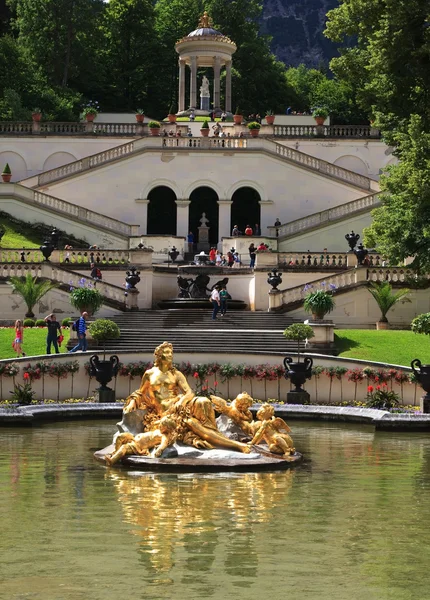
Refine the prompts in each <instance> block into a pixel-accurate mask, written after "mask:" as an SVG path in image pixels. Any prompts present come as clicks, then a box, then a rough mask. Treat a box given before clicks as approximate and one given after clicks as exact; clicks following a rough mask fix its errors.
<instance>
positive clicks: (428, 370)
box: [411, 358, 430, 413]
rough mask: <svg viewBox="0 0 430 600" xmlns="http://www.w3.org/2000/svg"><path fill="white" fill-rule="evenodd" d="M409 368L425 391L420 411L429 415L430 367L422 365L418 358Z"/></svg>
mask: <svg viewBox="0 0 430 600" xmlns="http://www.w3.org/2000/svg"><path fill="white" fill-rule="evenodd" d="M411 368H412V371H413V372H414V375H415V377H416V378H417V379H418V381H419V382H420V386H421V387H422V388H423V390H424V391H425V395H424V396H423V397H422V398H421V400H420V410H421V412H423V413H430V365H423V364H421V361H420V359H419V358H414V360H413V361H412V362H411ZM417 369H419V371H417Z"/></svg>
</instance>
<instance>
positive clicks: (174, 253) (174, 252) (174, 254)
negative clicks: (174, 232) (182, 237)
mask: <svg viewBox="0 0 430 600" xmlns="http://www.w3.org/2000/svg"><path fill="white" fill-rule="evenodd" d="M169 256H170V258H171V260H172V262H175V260H176V259H177V258H178V256H179V252H178V250H177V249H176V246H172V249H171V250H170V252H169Z"/></svg>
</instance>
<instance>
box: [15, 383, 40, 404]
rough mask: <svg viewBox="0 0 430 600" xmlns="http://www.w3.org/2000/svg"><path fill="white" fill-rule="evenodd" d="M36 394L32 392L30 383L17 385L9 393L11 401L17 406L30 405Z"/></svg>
mask: <svg viewBox="0 0 430 600" xmlns="http://www.w3.org/2000/svg"><path fill="white" fill-rule="evenodd" d="M35 395H36V392H35V391H33V390H32V388H31V383H24V385H21V384H20V383H17V384H16V385H15V387H14V389H13V392H11V400H12V401H13V402H17V403H18V404H22V405H28V404H31V402H32V400H33V398H34V396H35Z"/></svg>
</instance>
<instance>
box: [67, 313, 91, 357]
mask: <svg viewBox="0 0 430 600" xmlns="http://www.w3.org/2000/svg"><path fill="white" fill-rule="evenodd" d="M87 319H88V313H87V312H83V313H82V315H81V316H80V317H79V319H78V321H77V326H76V330H77V334H78V343H77V344H76V346H75V347H74V348H72V349H71V350H69V352H77V351H78V350H82V352H86V351H87V323H86V321H87Z"/></svg>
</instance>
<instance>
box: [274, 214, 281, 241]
mask: <svg viewBox="0 0 430 600" xmlns="http://www.w3.org/2000/svg"><path fill="white" fill-rule="evenodd" d="M281 225H282V223H281V221H280V220H279V217H277V218H276V221H275V227H276V237H278V235H279V229H278V227H280V226H281Z"/></svg>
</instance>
